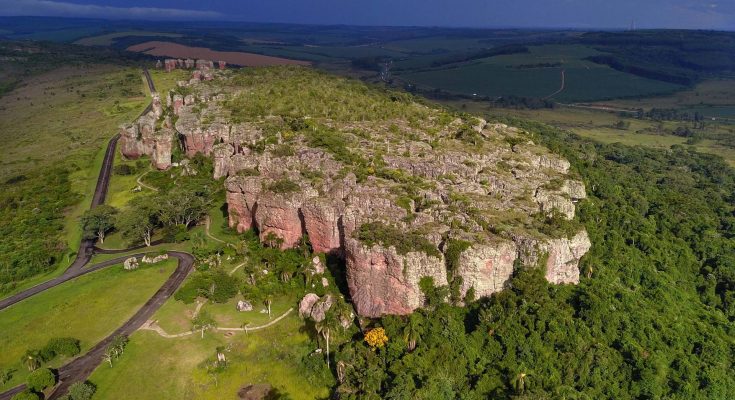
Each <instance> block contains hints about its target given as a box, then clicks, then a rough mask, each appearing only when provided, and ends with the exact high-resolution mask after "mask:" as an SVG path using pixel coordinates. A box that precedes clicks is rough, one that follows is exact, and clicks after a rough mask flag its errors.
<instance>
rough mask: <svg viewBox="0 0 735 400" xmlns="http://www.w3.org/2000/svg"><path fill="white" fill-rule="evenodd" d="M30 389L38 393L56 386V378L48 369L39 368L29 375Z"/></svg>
mask: <svg viewBox="0 0 735 400" xmlns="http://www.w3.org/2000/svg"><path fill="white" fill-rule="evenodd" d="M27 383H28V388H30V389H31V390H33V391H36V392H42V391H43V390H44V389H46V388H48V387H51V386H54V385H55V384H56V376H55V375H54V373H53V372H51V370H50V369H48V368H39V369H37V370H35V371H33V372H31V373H30V374H29V375H28V381H27Z"/></svg>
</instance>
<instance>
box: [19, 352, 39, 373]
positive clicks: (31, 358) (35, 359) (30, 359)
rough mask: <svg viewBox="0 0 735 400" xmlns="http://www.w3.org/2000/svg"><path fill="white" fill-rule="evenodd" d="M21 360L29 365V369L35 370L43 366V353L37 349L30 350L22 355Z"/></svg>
mask: <svg viewBox="0 0 735 400" xmlns="http://www.w3.org/2000/svg"><path fill="white" fill-rule="evenodd" d="M21 361H22V362H23V364H25V366H26V367H28V370H29V371H35V370H36V369H38V367H40V366H41V355H40V354H39V353H38V351H36V350H28V351H26V354H24V355H23V357H21Z"/></svg>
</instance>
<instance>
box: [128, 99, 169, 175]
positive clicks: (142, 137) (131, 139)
mask: <svg viewBox="0 0 735 400" xmlns="http://www.w3.org/2000/svg"><path fill="white" fill-rule="evenodd" d="M158 121H159V116H157V115H156V113H155V112H154V111H151V112H149V113H147V114H145V115H142V116H141V117H140V118H138V120H137V121H136V122H135V123H133V124H125V125H122V126H121V127H120V151H121V152H122V154H123V155H124V156H125V157H127V158H131V159H136V158H138V157H141V156H144V155H147V156H150V157H151V161H152V164H153V166H155V167H156V168H157V169H161V170H163V169H168V168H169V167H170V166H171V152H172V147H173V146H174V144H175V140H174V136H175V132H174V131H173V130H172V129H171V128H167V127H165V126H164V125H163V124H161V125H160V126H159V124H158Z"/></svg>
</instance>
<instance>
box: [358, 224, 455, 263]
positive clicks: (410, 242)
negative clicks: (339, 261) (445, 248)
mask: <svg viewBox="0 0 735 400" xmlns="http://www.w3.org/2000/svg"><path fill="white" fill-rule="evenodd" d="M353 235H354V237H355V238H356V239H358V240H360V241H361V242H363V243H364V244H366V245H368V246H373V245H375V244H380V245H382V246H385V247H390V246H393V247H395V248H396V251H397V252H398V254H401V255H406V254H408V253H410V252H420V253H425V254H427V255H430V256H433V257H441V253H440V252H439V249H437V247H436V246H434V244H433V243H431V242H430V241H429V240H428V239H426V238H425V237H424V236H422V235H421V234H418V233H416V232H404V231H401V230H400V229H398V228H396V227H394V226H390V225H386V224H383V223H380V222H368V223H366V224H362V225H361V226H360V228H359V229H357V230H356V231H355V233H354V234H353Z"/></svg>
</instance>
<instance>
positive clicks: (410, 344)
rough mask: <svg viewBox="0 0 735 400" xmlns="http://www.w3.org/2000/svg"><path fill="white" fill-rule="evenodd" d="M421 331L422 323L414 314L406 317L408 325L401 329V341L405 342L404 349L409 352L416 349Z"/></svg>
mask: <svg viewBox="0 0 735 400" xmlns="http://www.w3.org/2000/svg"><path fill="white" fill-rule="evenodd" d="M422 330H423V324H422V321H421V320H420V319H419V317H417V316H416V314H411V315H410V316H409V317H408V323H407V324H406V326H405V327H404V328H403V340H405V341H406V349H408V351H409V352H411V351H413V350H414V349H415V348H416V343H417V342H418V341H419V340H420V339H421V331H422Z"/></svg>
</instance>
